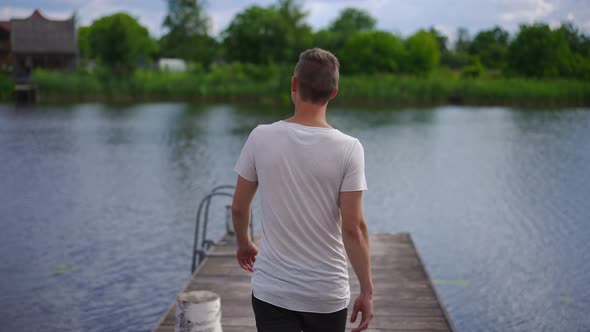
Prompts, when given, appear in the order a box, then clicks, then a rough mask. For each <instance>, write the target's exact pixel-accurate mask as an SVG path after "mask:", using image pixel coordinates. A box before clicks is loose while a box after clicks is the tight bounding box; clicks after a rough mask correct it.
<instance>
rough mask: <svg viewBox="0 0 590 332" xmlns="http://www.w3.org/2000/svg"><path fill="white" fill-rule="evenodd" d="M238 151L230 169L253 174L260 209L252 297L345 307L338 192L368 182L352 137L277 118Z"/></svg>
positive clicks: (296, 305)
mask: <svg viewBox="0 0 590 332" xmlns="http://www.w3.org/2000/svg"><path fill="white" fill-rule="evenodd" d="M243 154H244V157H245V158H243V159H240V160H239V162H238V164H237V166H236V171H237V172H238V174H240V175H241V176H242V177H244V178H246V179H248V180H251V181H258V188H259V192H260V203H261V209H262V221H261V223H262V224H261V225H262V237H261V240H260V253H259V254H258V256H257V257H256V264H255V265H254V276H253V278H252V290H253V293H254V296H255V297H256V298H258V299H260V300H263V301H266V302H268V303H271V304H274V305H277V306H280V307H283V308H287V309H291V310H297V311H307V312H317V313H329V312H334V311H338V310H342V309H344V308H346V307H347V305H348V302H349V298H350V293H349V286H348V272H347V271H348V269H347V266H348V264H347V261H346V252H345V249H344V244H343V242H342V231H341V224H340V209H339V207H338V199H339V196H340V192H341V191H357V190H366V189H367V187H366V182H365V177H364V172H363V170H362V165H363V162H362V158H363V151H362V146H361V145H360V143H359V141H358V140H357V139H355V138H352V137H350V136H347V135H345V134H343V133H341V132H340V131H338V130H337V129H333V128H320V127H310V126H304V125H301V124H297V123H291V122H286V121H278V122H275V123H273V124H270V125H262V126H258V127H257V128H256V129H255V130H254V131H253V132H252V133H251V135H250V137H249V139H248V142H247V143H246V145H245V147H244V150H243ZM248 156H250V157H248ZM249 158H251V160H252V161H253V162H250V161H249ZM252 165H254V167H252ZM345 175H346V177H345Z"/></svg>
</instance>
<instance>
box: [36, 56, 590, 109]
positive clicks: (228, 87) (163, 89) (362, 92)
mask: <svg viewBox="0 0 590 332" xmlns="http://www.w3.org/2000/svg"><path fill="white" fill-rule="evenodd" d="M290 78H291V69H288V68H280V67H273V68H267V67H265V68H261V67H255V66H248V65H240V64H237V65H225V66H219V67H214V68H212V69H211V70H209V71H207V72H204V71H190V72H182V73H174V72H159V71H137V72H135V73H134V74H133V75H132V76H130V77H125V78H119V79H114V78H112V77H110V76H108V75H104V74H100V73H94V74H89V73H81V72H78V73H56V72H46V71H36V72H35V73H34V81H35V83H36V84H37V86H38V88H39V91H40V94H41V97H42V99H45V100H59V101H62V100H63V101H75V100H118V99H123V100H137V101H143V100H147V101H151V100H187V101H230V102H231V101H252V102H268V103H275V102H288V101H289V100H290V96H289V86H290ZM335 102H336V103H340V104H433V103H448V102H456V103H466V104H489V105H498V104H519V105H521V104H529V105H553V104H570V105H590V82H584V81H575V80H564V79H562V80H533V79H525V78H503V77H481V78H462V77H461V76H460V75H455V74H452V73H434V74H432V75H429V76H424V77H418V76H399V75H389V74H380V75H373V76H346V75H343V76H342V77H341V81H340V92H339V95H338V98H337V99H336V100H335Z"/></svg>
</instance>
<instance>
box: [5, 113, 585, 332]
mask: <svg viewBox="0 0 590 332" xmlns="http://www.w3.org/2000/svg"><path fill="white" fill-rule="evenodd" d="M288 114H289V110H288V109H285V110H282V111H274V110H271V109H257V108H253V107H246V106H235V105H234V106H230V105H205V106H202V105H201V106H198V105H190V104H181V103H161V104H136V105H116V106H113V105H104V104H76V105H60V106H35V107H20V108H16V107H15V106H13V105H0V253H1V256H0V275H1V279H0V330H4V331H147V330H149V329H150V328H151V327H153V326H154V324H155V322H156V321H157V319H158V318H159V316H160V315H161V314H162V313H163V312H164V310H165V309H166V308H167V306H168V305H169V303H170V302H171V301H172V300H173V298H174V295H175V294H176V292H177V291H178V290H179V289H180V288H181V286H182V285H183V284H184V282H185V281H186V280H187V278H188V277H189V272H190V258H191V253H190V250H191V246H192V236H193V229H194V216H195V212H196V207H197V204H198V202H199V200H200V199H201V198H202V197H203V196H204V195H205V194H206V193H207V192H208V191H209V190H210V189H211V188H213V187H214V186H216V185H220V184H233V183H234V182H235V178H236V175H235V174H234V173H233V171H232V169H233V166H234V163H235V161H236V158H237V157H238V154H239V152H240V149H241V147H242V144H243V143H244V141H245V139H246V137H247V135H248V133H249V131H250V130H251V129H252V128H254V126H256V124H258V123H270V122H273V121H276V120H278V119H281V118H285V117H287V116H288ZM329 121H330V122H331V124H332V125H333V126H334V127H336V128H338V129H340V130H341V131H343V132H345V133H348V134H351V135H353V136H356V137H358V138H359V139H360V140H361V142H362V143H363V145H364V148H365V153H366V172H367V181H368V186H369V191H368V192H367V193H366V194H365V199H364V204H365V213H366V217H367V221H368V223H369V228H370V231H371V232H402V231H403V232H410V233H411V234H412V236H413V237H414V241H415V243H416V245H417V248H418V250H419V252H420V254H421V256H422V258H423V260H424V261H425V264H426V268H427V269H428V271H429V273H430V275H431V277H432V279H433V281H434V283H435V286H436V288H437V290H438V292H439V293H440V295H441V296H442V300H443V302H444V304H445V305H446V308H447V310H448V311H449V313H450V316H451V318H452V320H453V321H454V323H455V325H456V327H457V329H458V331H462V332H463V331H580V332H581V331H589V330H590V315H589V313H590V203H589V199H590V109H573V108H571V109H514V108H501V107H457V106H444V107H434V108H421V109H418V108H402V109H371V110H366V109H362V108H358V109H344V108H341V109H339V108H333V109H330V110H329ZM218 204H219V205H218V206H217V205H214V206H213V208H214V209H213V211H214V216H215V217H219V218H223V213H222V212H220V211H222V210H223V208H224V206H223V205H224V204H225V203H224V202H223V203H218ZM255 222H256V221H255ZM213 230H214V232H215V233H216V234H221V232H222V230H223V227H222V223H217V224H214V225H213ZM214 236H215V235H214ZM236 268H238V267H237V266H236ZM377 319H378V318H377Z"/></svg>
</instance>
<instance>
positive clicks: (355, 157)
mask: <svg viewBox="0 0 590 332" xmlns="http://www.w3.org/2000/svg"><path fill="white" fill-rule="evenodd" d="M361 190H367V180H366V178H365V150H364V149H363V146H362V144H361V142H359V140H355V142H354V144H353V147H352V150H351V152H350V156H349V158H348V161H347V163H346V164H345V165H344V177H343V178H342V185H341V186H340V191H361Z"/></svg>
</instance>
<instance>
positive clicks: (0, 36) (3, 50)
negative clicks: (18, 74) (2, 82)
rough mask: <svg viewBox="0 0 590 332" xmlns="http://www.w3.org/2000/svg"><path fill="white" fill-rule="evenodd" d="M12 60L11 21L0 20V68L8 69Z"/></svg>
mask: <svg viewBox="0 0 590 332" xmlns="http://www.w3.org/2000/svg"><path fill="white" fill-rule="evenodd" d="M10 60H11V52H10V21H0V70H6V69H8V68H9V67H10V64H11V61H10Z"/></svg>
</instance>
